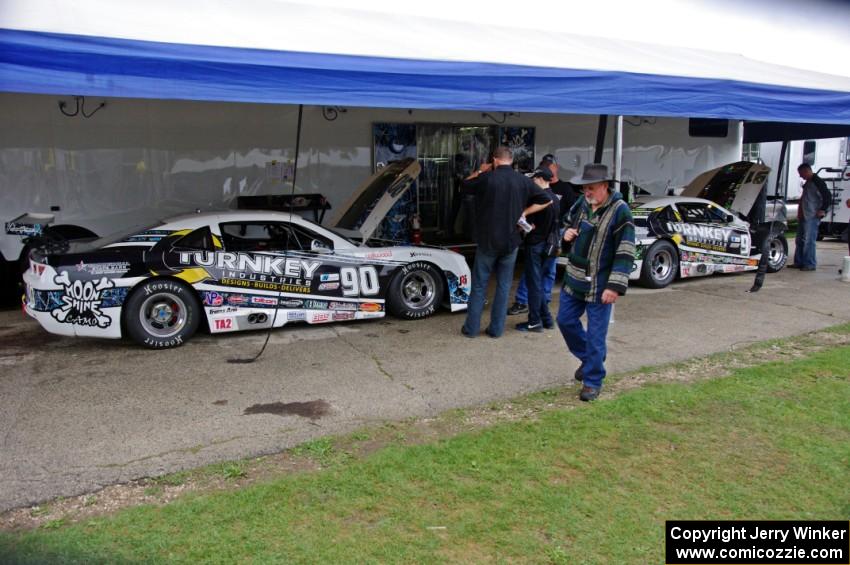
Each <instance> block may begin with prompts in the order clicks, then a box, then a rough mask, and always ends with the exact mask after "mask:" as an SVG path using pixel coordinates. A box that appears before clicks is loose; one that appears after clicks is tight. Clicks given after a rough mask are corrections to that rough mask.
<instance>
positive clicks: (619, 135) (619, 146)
mask: <svg viewBox="0 0 850 565" xmlns="http://www.w3.org/2000/svg"><path fill="white" fill-rule="evenodd" d="M622 168H623V116H617V117H616V118H615V119H614V182H615V188H616V189H617V190H619V191H620V192H623V183H622V182H620V181H621V180H622V179H621V178H620V176H621V175H620V173H621V170H622Z"/></svg>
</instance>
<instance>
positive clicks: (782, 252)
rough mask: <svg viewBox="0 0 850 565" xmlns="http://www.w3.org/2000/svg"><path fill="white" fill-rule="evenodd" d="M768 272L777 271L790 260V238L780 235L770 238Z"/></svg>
mask: <svg viewBox="0 0 850 565" xmlns="http://www.w3.org/2000/svg"><path fill="white" fill-rule="evenodd" d="M767 253H768V256H767V272H768V273H775V272H777V271H780V270H782V267H784V266H785V263H786V262H787V261H788V240H787V239H785V236H784V235H779V236H777V237H774V238H773V239H771V240H770V243H769V244H768V246H767Z"/></svg>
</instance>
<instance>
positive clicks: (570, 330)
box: [558, 163, 635, 401]
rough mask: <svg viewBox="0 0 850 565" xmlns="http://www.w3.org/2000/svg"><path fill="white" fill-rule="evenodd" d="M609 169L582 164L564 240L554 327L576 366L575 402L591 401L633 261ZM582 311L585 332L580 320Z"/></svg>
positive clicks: (623, 206) (625, 208) (627, 218)
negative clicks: (577, 193) (566, 247)
mask: <svg viewBox="0 0 850 565" xmlns="http://www.w3.org/2000/svg"><path fill="white" fill-rule="evenodd" d="M610 181H611V179H610V178H609V177H608V167H606V166H605V165H601V164H598V163H594V164H592V165H585V167H584V173H583V174H582V175H581V176H578V177H576V178H574V179H573V181H572V182H573V183H574V184H578V185H581V187H582V192H583V193H584V195H583V196H582V197H581V198H579V200H578V202H577V203H576V205H575V206H573V209H572V210H571V212H570V218H569V223H568V224H567V225H568V226H569V227H568V228H567V231H566V232H565V233H564V241H566V242H571V243H572V247H571V249H570V253H569V254H568V255H567V266H566V270H565V272H564V287H563V289H562V290H561V304H560V307H559V309H558V327H559V328H560V329H561V333H562V334H563V336H564V341H566V343H567V348H568V349H569V350H570V353H572V354H573V355H575V356H576V357H577V358H578V359H579V361H581V366H580V367H579V368H578V370H577V371H576V372H575V378H576V380H579V381H582V383H583V385H584V386H583V387H582V389H581V393H580V394H579V398H580V399H581V400H584V401H589V400H595V399H596V397H598V396H599V391H600V390H601V389H602V380H603V379H604V378H605V358H606V356H607V343H606V341H607V339H608V323H609V322H610V320H611V309H612V308H613V305H614V302H616V301H617V298H618V297H619V296H621V295H623V294H625V293H626V289H627V288H628V285H629V274H630V273H631V271H632V264H633V263H634V257H635V226H634V221H633V220H632V213H631V211H630V210H629V205H628V204H627V203H626V202H625V200H623V197H622V195H621V194H620V193H619V192H617V191H614V190H612V189H611V187H610ZM585 312H586V313H587V330H585V329H584V327H582V324H581V320H580V318H581V316H582V314H584V313H585Z"/></svg>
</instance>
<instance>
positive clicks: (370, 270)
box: [339, 265, 380, 296]
mask: <svg viewBox="0 0 850 565" xmlns="http://www.w3.org/2000/svg"><path fill="white" fill-rule="evenodd" d="M339 279H340V282H341V283H342V294H343V295H344V296H358V295H363V296H373V295H375V294H378V291H379V290H380V285H379V284H378V271H377V270H376V269H375V267H373V266H372V265H366V266H364V267H360V268H359V269H355V268H354V267H343V268H342V269H340V270H339Z"/></svg>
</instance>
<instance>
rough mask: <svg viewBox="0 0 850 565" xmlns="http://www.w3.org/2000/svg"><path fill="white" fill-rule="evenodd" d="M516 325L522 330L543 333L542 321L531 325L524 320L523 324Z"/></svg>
mask: <svg viewBox="0 0 850 565" xmlns="http://www.w3.org/2000/svg"><path fill="white" fill-rule="evenodd" d="M515 327H516V329H518V330H519V331H521V332H532V333H536V334H542V333H543V324H541V323H540V322H537V323H536V324H534V325H531V324H529V323H528V322H522V323H521V324H517V325H516V326H515Z"/></svg>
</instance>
